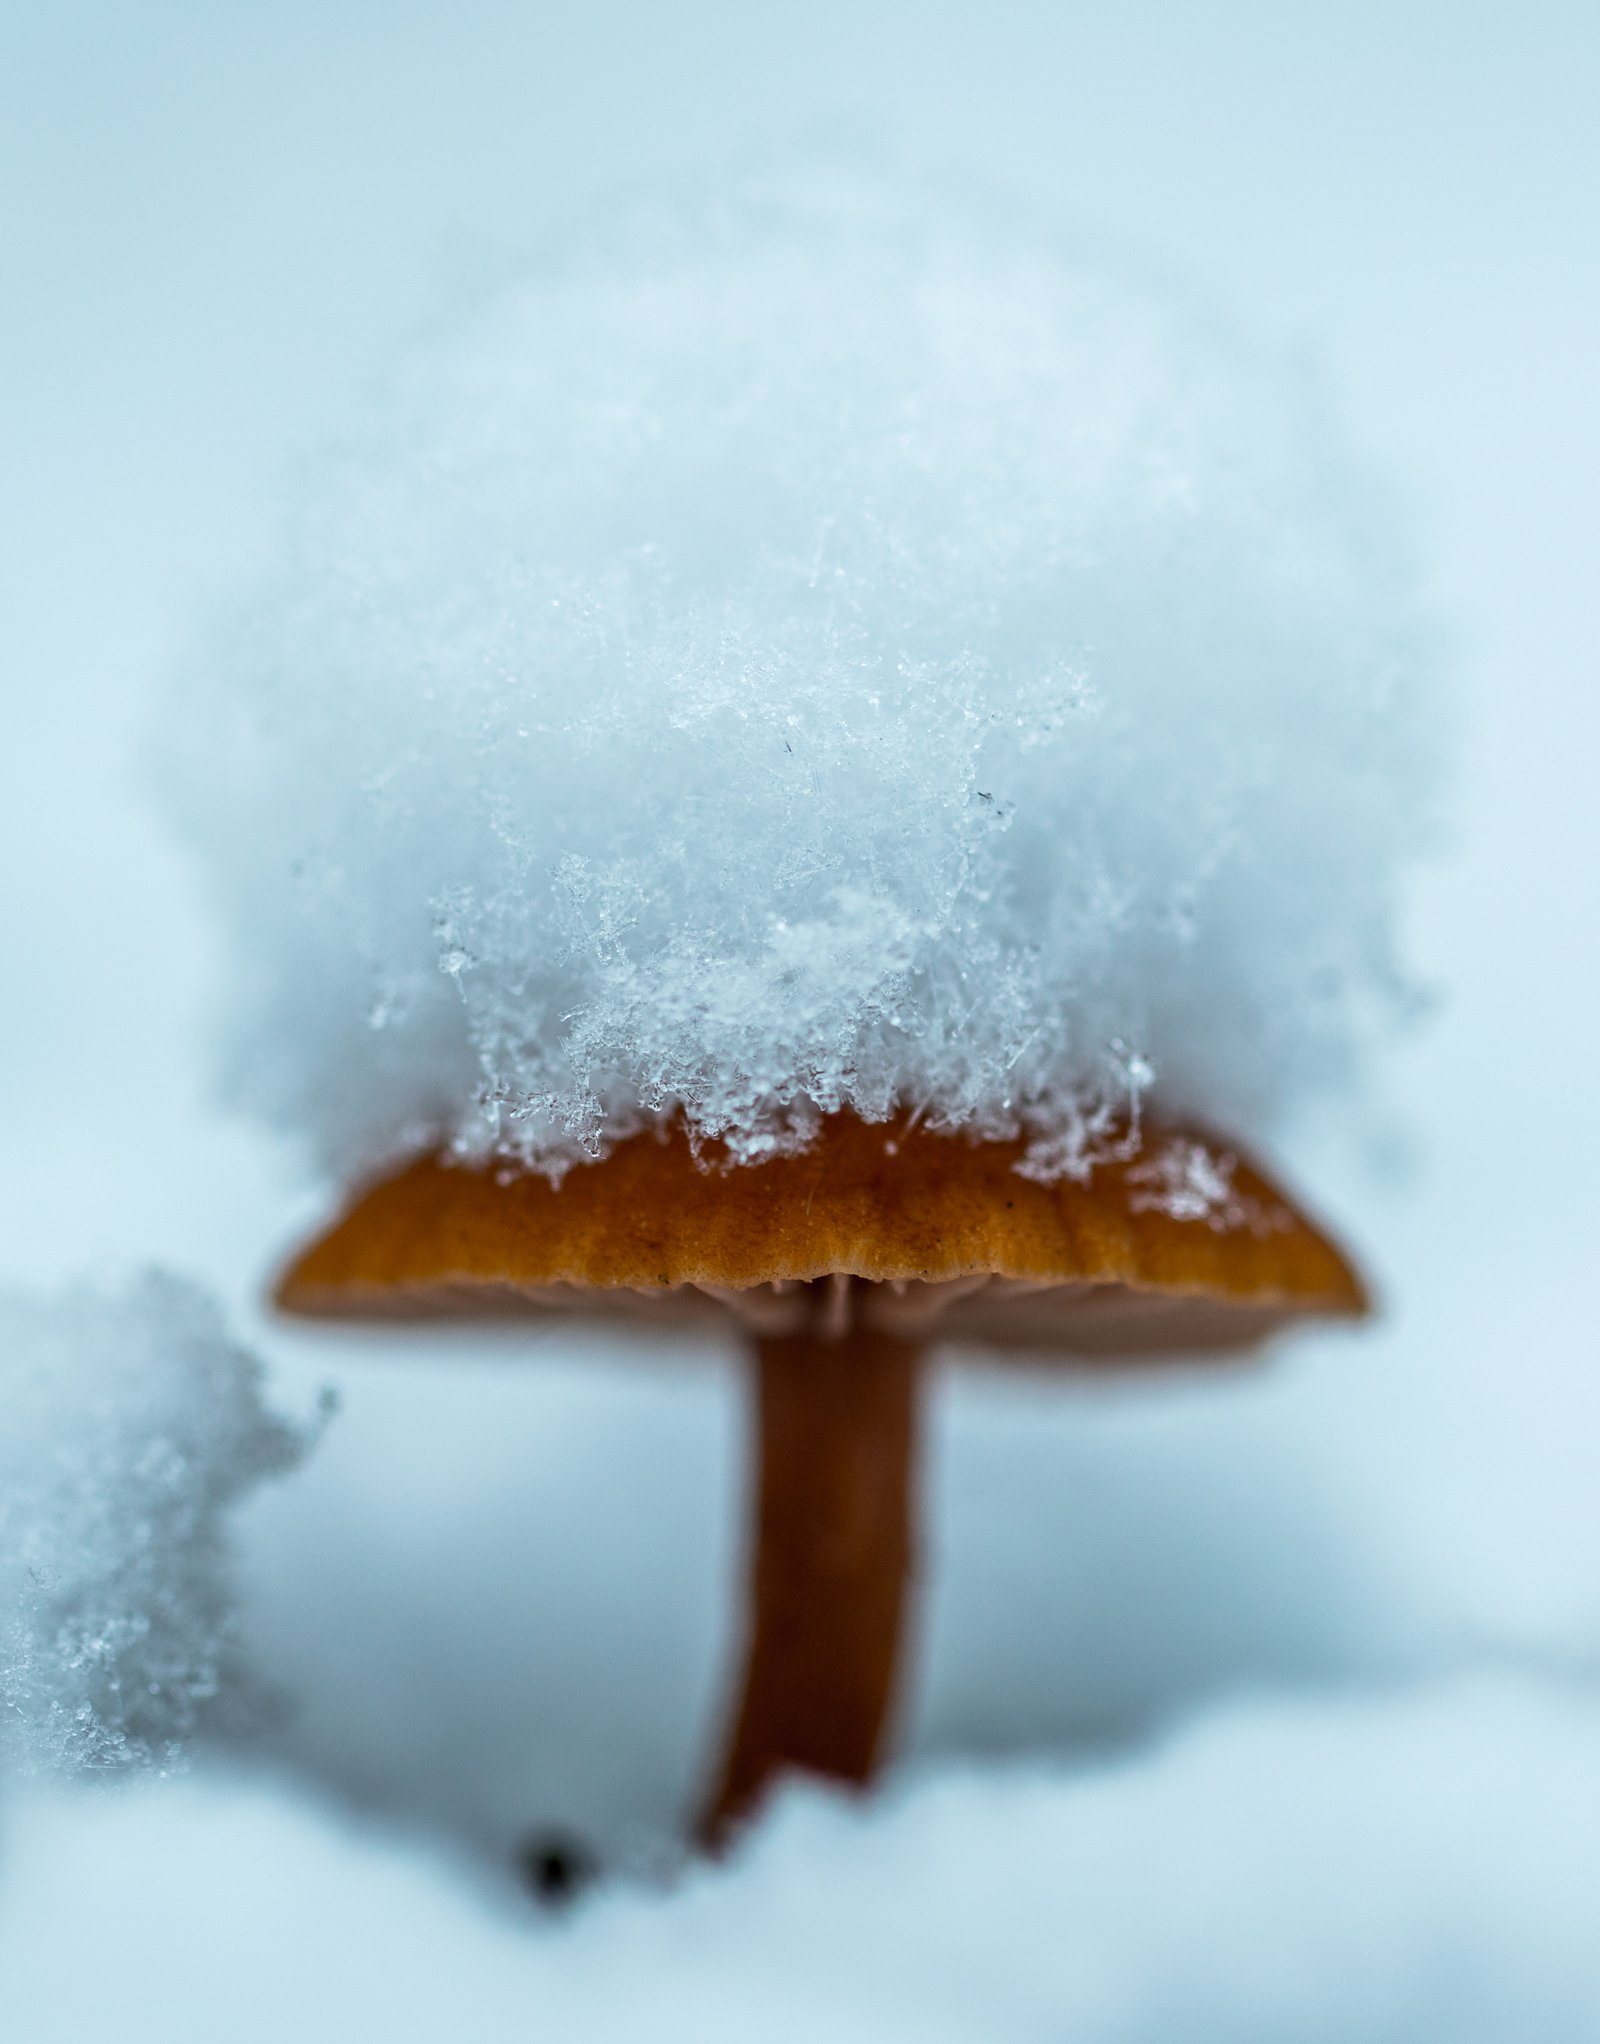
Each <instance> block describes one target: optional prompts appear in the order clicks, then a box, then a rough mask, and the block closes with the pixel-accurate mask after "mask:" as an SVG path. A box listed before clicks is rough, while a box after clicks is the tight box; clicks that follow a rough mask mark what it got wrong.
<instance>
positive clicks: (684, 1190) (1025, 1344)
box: [277, 1112, 1367, 1849]
mask: <svg viewBox="0 0 1600 2044" xmlns="http://www.w3.org/2000/svg"><path fill="white" fill-rule="evenodd" d="M1026 1163H1027V1158H1026V1150H1025V1146H1024V1144H1023V1143H1022V1142H1021V1141H1009V1142H1008V1141H980V1142H974V1141H969V1140H967V1139H965V1138H964V1137H962V1136H960V1135H959V1134H958V1135H948V1134H935V1133H931V1132H930V1131H928V1130H927V1129H925V1128H921V1127H917V1126H915V1123H914V1117H913V1118H909V1119H908V1118H907V1117H905V1116H904V1115H902V1116H901V1117H899V1118H898V1119H896V1120H895V1121H893V1122H890V1123H877V1124H872V1123H867V1122H864V1121H861V1120H859V1119H857V1118H856V1117H855V1116H854V1115H853V1114H851V1113H848V1112H844V1113H839V1114H835V1115H833V1116H831V1117H830V1118H829V1119H827V1120H826V1121H825V1122H824V1123H823V1125H822V1127H821V1130H820V1132H819V1135H818V1138H817V1140H816V1141H815V1143H814V1144H813V1145H812V1147H811V1148H809V1149H808V1150H806V1151H805V1152H804V1153H802V1154H800V1155H795V1156H784V1157H778V1158H774V1159H771V1160H769V1161H767V1162H765V1163H762V1164H758V1165H754V1166H733V1167H728V1166H723V1167H721V1168H718V1167H717V1166H716V1165H714V1164H708V1163H707V1161H706V1159H705V1157H704V1155H703V1154H702V1155H698V1156H697V1155H696V1154H695V1153H694V1152H693V1151H692V1150H691V1146H690V1144H689V1141H688V1139H687V1137H686V1135H685V1133H684V1132H683V1130H682V1129H681V1128H679V1127H672V1128H664V1129H661V1130H652V1131H646V1132H644V1133H642V1134H637V1135H634V1136H632V1137H630V1138H628V1139H627V1140H625V1141H623V1142H621V1143H619V1144H618V1145H617V1147H616V1148H615V1149H614V1150H613V1151H612V1152H611V1154H610V1155H609V1156H607V1157H606V1158H605V1159H604V1160H603V1161H602V1162H600V1163H598V1164H595V1165H593V1166H588V1167H580V1168H577V1169H574V1170H572V1171H570V1172H569V1173H568V1174H567V1176H566V1177H565V1178H563V1179H562V1180H561V1182H560V1185H559V1188H557V1187H555V1186H553V1185H552V1184H551V1183H550V1181H549V1180H548V1179H546V1178H545V1177H542V1176H540V1175H538V1174H535V1173H515V1172H512V1171H509V1170H507V1169H506V1168H505V1167H504V1166H503V1165H501V1166H493V1165H491V1166H488V1167H483V1166H478V1165H471V1164H460V1163H456V1162H453V1161H451V1160H449V1159H447V1158H444V1157H440V1156H425V1157H422V1158H419V1159H417V1160H415V1161H413V1162H411V1163H409V1164H407V1165H406V1166H405V1167H404V1168H402V1169H400V1170H398V1171H396V1172H395V1173H393V1174H392V1175H391V1176H389V1177H386V1178H384V1179H383V1180H381V1181H380V1182H378V1183H376V1184H374V1185H372V1186H371V1187H370V1188H369V1189H367V1190H366V1191H365V1192H364V1193H362V1194H361V1196H360V1197H359V1198H357V1199H356V1201H355V1203H354V1204H353V1205H352V1206H351V1207H350V1208H349V1209H348V1211H347V1212H346V1213H345V1214H344V1215H343V1217H342V1218H341V1219H340V1220H339V1221H337V1222H336V1223H335V1225H334V1226H333V1227H332V1228H331V1229H330V1230H329V1231H328V1232H327V1233H326V1234H324V1235H323V1236H322V1237H321V1238H320V1239H318V1240H317V1241H315V1242H314V1243H312V1244H311V1246H310V1247H308V1248H307V1249H306V1250H305V1251H304V1252H303V1253H302V1254H301V1255H300V1256H299V1257H298V1258H297V1259H296V1260H295V1262H294V1263H293V1265H292V1266H291V1268H290V1269H289V1270H288V1272H287V1274H286V1275H285V1276H284V1278H283V1279H282V1281H281V1283H280V1285H279V1288H278V1293H277V1300H278V1304H279V1305H280V1307H282V1308H283V1309H284V1310H285V1311H287V1312H290V1313H296V1314H307V1315H314V1316H326V1317H343V1318H355V1319H401V1320H413V1319H425V1318H432V1317H443V1318H450V1319H455V1318H461V1317H488V1318H505V1317H517V1316H525V1315H533V1316H540V1315H548V1314H552V1313H554V1314H562V1313H569V1312H576V1313H594V1312H600V1313H606V1314H612V1315H615V1316H617V1317H619V1318H623V1319H627V1320H632V1321H634V1322H642V1323H645V1324H654V1325H657V1326H660V1327H683V1328H691V1327H695V1326H700V1325H704V1324H708V1323H709V1324H715V1323H717V1322H719V1321H720V1322H723V1323H726V1322H727V1321H728V1320H730V1319H731V1320H732V1321H734V1322H735V1323H736V1324H737V1325H738V1326H739V1327H740V1328H741V1329H742V1330H743V1331H744V1332H745V1333H746V1334H747V1336H748V1337H749V1338H750V1340H751V1342H752V1344H753V1347H754V1354H755V1364H756V1382H757V1386H758V1395H757V1399H756V1412H757V1418H756V1423H755V1428H754V1432H755V1435H756V1444H757V1446H756V1455H755V1457H754V1458H753V1459H754V1460H755V1461H756V1463H757V1466H758V1467H759V1472H760V1473H759V1502H758V1505H757V1510H756V1524H755V1529H754V1539H753V1543H752V1551H751V1560H750V1565H749V1593H748V1594H749V1608H748V1619H747V1626H746V1637H745V1642H744V1669H743V1682H742V1688H741V1690H740V1693H739V1699H738V1702H737V1705H736V1708H735V1709H734V1711H733V1713H732V1717H731V1724H730V1729H729V1731H728V1734H727V1736H726V1738H725V1740H724V1744H723V1747H722V1751H721V1757H720V1760H719V1763H718V1766H717V1768H716V1771H715V1774H714V1777H713V1779H712V1781H711V1784H710V1789H709V1793H708V1795H707V1796H706V1798H705V1801H704V1803H703V1806H702V1810H701V1814H700V1818H699V1822H698V1825H697V1836H698V1839H699V1841H700V1842H701V1843H702V1844H703V1845H705V1846H706V1847H708V1848H711V1849H715V1848H717V1847H718V1846H720V1845H721V1844H722V1843H723V1842H724V1841H725V1840H726V1839H727V1838H728V1836H729V1834H730V1831H731V1829H732V1828H733V1827H734V1826H736V1825H737V1824H738V1823H739V1822H740V1821H741V1820H742V1819H744V1818H746V1817H747V1816H748V1815H750V1814H751V1813H752V1812H753V1811H754V1809H755V1808H756V1806H757V1805H758V1803H759V1802H760V1800H761V1798H762V1796H763V1794H764V1792H765V1791H766V1790H767V1788H768V1787H769V1786H770V1785H771V1784H772V1782H773V1781H774V1779H775V1778H776V1777H777V1776H778V1775H780V1774H781V1773H783V1772H784V1771H786V1770H801V1771H804V1772H807V1773H811V1774H817V1775H822V1776H826V1777H829V1778H831V1779H833V1780H835V1781H839V1782H845V1783H852V1784H864V1783H866V1782H867V1781H869V1780H870V1779H871V1777H872V1775H873V1773H874V1771H875V1769H876V1767H877V1766H878V1764H879V1762H880V1761H881V1759H882V1757H883V1746H884V1731H885V1725H886V1722H887V1720H888V1717H889V1713H890V1709H891V1705H892V1702H893V1696H894V1686H895V1676H896V1670H897V1667H898V1664H899V1660H900V1649H901V1640H902V1633H903V1629H904V1617H905V1607H906V1592H907V1587H908V1584H909V1582H910V1580H911V1577H912V1574H913V1570H914V1562H915V1552H916V1505H917V1497H916V1489H917V1486H916V1452H917V1408H918V1397H917V1393H918V1380H919V1375H920V1365H921V1360H922V1357H923V1355H924V1353H925V1351H926V1349H927V1347H928V1345H929V1343H930V1342H931V1341H933V1340H934V1339H939V1340H943V1341H953V1342H960V1343H963V1344H974V1345H977V1346H979V1347H982V1348H986V1349H990V1350H993V1351H997V1352H999V1353H1000V1354H1001V1355H1013V1356H1024V1357H1029V1358H1032V1359H1034V1360H1036V1361H1053V1362H1059V1363H1064V1364H1067V1365H1069V1366H1074V1367H1079V1368H1082V1367H1089V1368H1105V1367H1121V1366H1124V1365H1128V1364H1132V1363H1137V1362H1142V1361H1147V1360H1150V1359H1154V1358H1180V1359H1181V1358H1193V1357H1200V1356H1207V1355H1210V1356H1218V1355H1236V1354H1238V1353H1240V1352H1241V1351H1245V1350H1249V1349H1252V1348H1254V1347H1256V1346H1257V1345H1258V1344H1259V1343H1260V1342H1262V1341H1263V1340H1264V1339H1265V1338H1266V1337H1267V1336H1268V1335H1270V1334H1271V1333H1273V1332H1274V1331H1275V1330H1276V1329H1278V1328H1280V1327H1282V1326H1284V1325H1285V1324H1286V1323H1288V1322H1290V1321H1292V1320H1295V1319H1299V1318H1302V1317H1305V1316H1316V1315H1332V1316H1345V1317H1357V1316H1360V1315H1362V1314H1363V1313H1365V1312H1366V1310H1367V1302H1366V1297H1365V1294H1364V1291H1363V1288H1362V1285H1361V1282H1360V1280H1359V1278H1358V1277H1357V1276H1356V1274H1355V1272H1354V1271H1353V1270H1352V1268H1351V1266H1350V1265H1349V1263H1348V1262H1347V1261H1346V1260H1345V1258H1344V1257H1343V1256H1342V1255H1341V1254H1340V1252H1339V1251H1338V1249H1337V1248H1335V1247H1334V1246H1333V1244H1332V1243H1331V1242H1330V1241H1329V1240H1328V1239H1327V1238H1326V1237H1325V1236H1324V1235H1322V1234H1321V1233H1319V1232H1318V1230H1317V1229H1316V1228H1315V1227H1313V1226H1312V1224H1311V1223H1310V1222H1309V1221H1308V1220H1307V1219H1306V1218H1305V1216H1304V1215H1303V1214H1301V1213H1300V1212H1298V1211H1297V1210H1296V1208H1295V1207H1294V1206H1293V1205H1292V1204H1291V1203H1290V1201H1289V1200H1288V1199H1287V1198H1286V1197H1285V1196H1284V1194H1283V1193H1282V1192H1280V1191H1279V1190H1278V1189H1277V1188H1276V1187H1274V1186H1273V1185H1272V1184H1271V1183H1270V1182H1269V1181H1268V1180H1267V1179H1266V1178H1265V1177H1264V1176H1263V1175H1262V1173H1261V1172H1260V1171H1259V1170H1257V1169H1256V1168H1254V1167H1253V1166H1251V1165H1250V1164H1248V1163H1247V1162H1245V1161H1244V1160H1243V1159H1242V1158H1240V1157H1239V1156H1238V1154H1237V1153H1236V1152H1227V1151H1223V1150H1221V1149H1219V1147H1218V1146H1217V1145H1216V1144H1215V1143H1213V1142H1211V1141H1209V1140H1207V1139H1206V1138H1204V1137H1202V1136H1199V1135H1196V1134H1194V1133H1192V1132H1187V1131H1181V1130H1168V1131H1165V1132H1157V1133H1155V1134H1154V1135H1151V1136H1147V1138H1146V1140H1145V1142H1144V1143H1143V1145H1142V1146H1136V1145H1135V1144H1134V1143H1133V1142H1125V1143H1123V1144H1121V1145H1119V1146H1117V1147H1116V1149H1115V1150H1114V1151H1113V1154H1112V1155H1111V1156H1110V1157H1109V1158H1108V1159H1107V1160H1105V1161H1102V1162H1100V1163H1098V1164H1097V1165H1096V1166H1095V1168H1094V1169H1093V1171H1092V1173H1091V1174H1090V1175H1089V1176H1088V1177H1087V1178H1086V1179H1085V1180H1082V1181H1081V1182H1080V1181H1078V1180H1074V1179H1072V1178H1065V1179H1062V1180H1059V1181H1058V1182H1056V1183H1053V1184H1049V1183H1043V1182H1040V1181H1039V1180H1038V1179H1036V1178H1034V1177H1031V1176H1029V1175H1026V1169H1025V1168H1024V1169H1019V1168H1018V1167H1019V1166H1023V1167H1026Z"/></svg>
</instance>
